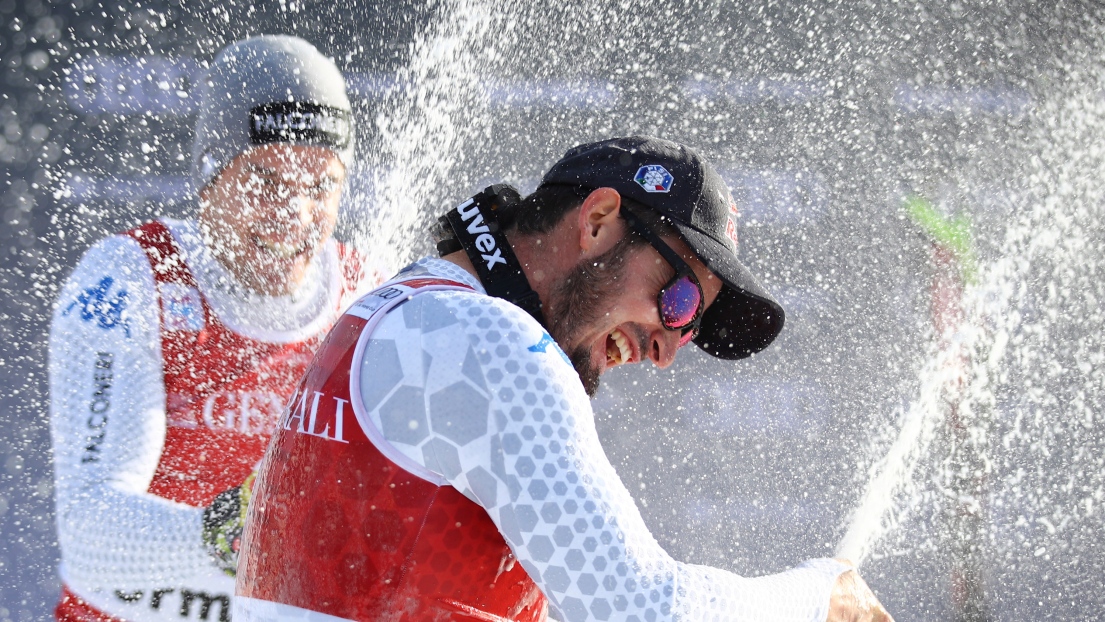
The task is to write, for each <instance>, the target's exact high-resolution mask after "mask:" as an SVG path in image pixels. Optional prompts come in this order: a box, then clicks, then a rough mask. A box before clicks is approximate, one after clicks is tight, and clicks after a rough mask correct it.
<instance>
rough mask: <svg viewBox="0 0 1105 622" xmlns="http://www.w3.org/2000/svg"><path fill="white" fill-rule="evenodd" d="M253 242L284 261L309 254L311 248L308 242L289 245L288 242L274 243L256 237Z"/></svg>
mask: <svg viewBox="0 0 1105 622" xmlns="http://www.w3.org/2000/svg"><path fill="white" fill-rule="evenodd" d="M253 242H254V243H255V244H256V245H257V246H260V247H261V248H263V249H265V250H267V251H268V252H270V253H272V254H273V255H276V256H277V257H281V258H283V259H294V258H296V257H298V256H300V255H302V254H303V253H306V252H307V249H308V248H309V247H310V245H309V244H307V242H300V243H299V244H289V243H287V242H273V241H270V240H266V239H263V238H260V237H256V236H254V238H253Z"/></svg>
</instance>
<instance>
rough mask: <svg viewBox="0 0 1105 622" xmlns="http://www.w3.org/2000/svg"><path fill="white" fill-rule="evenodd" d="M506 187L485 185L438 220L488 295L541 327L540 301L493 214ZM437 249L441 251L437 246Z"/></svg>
mask: <svg viewBox="0 0 1105 622" xmlns="http://www.w3.org/2000/svg"><path fill="white" fill-rule="evenodd" d="M506 188H507V186H505V185H503V184H496V185H494V186H488V187H487V188H485V189H484V190H483V192H481V193H479V194H477V195H476V196H474V197H472V198H470V199H468V200H467V201H465V202H464V203H461V204H460V205H458V206H457V207H455V208H454V209H452V210H450V211H449V213H448V214H446V215H444V216H442V217H441V218H442V220H443V221H445V222H444V223H443V224H448V226H449V228H451V229H452V230H453V233H454V234H455V235H456V242H457V243H458V244H459V247H460V248H457V249H454V250H460V249H464V252H465V253H466V254H467V255H468V259H469V260H471V262H472V265H473V266H475V268H476V276H478V277H479V279H480V282H481V283H483V286H484V288H485V289H487V293H488V295H491V296H494V297H496V298H502V299H503V300H506V301H508V302H510V303H512V304H514V305H516V306H518V307H521V308H522V309H523V310H524V311H525V312H526V313H529V314H530V315H532V316H533V317H534V319H536V320H537V321H538V322H539V323H540V324H541V325H542V326H544V325H545V316H544V315H543V314H542V313H541V299H540V298H539V297H538V296H537V292H535V291H533V288H532V287H530V284H529V280H528V279H526V274H525V272H523V271H522V265H521V263H519V261H518V257H516V256H515V255H514V250H513V249H511V247H510V243H509V242H507V239H506V235H505V234H503V232H502V230H501V229H500V228H499V220H498V218H497V217H496V215H495V209H496V208H497V207H498V204H499V203H501V197H500V193H501V192H502V191H503V190H504V189H506ZM450 248H451V247H450ZM438 249H439V251H440V250H442V245H441V244H440V243H439V245H438ZM446 250H447V249H446Z"/></svg>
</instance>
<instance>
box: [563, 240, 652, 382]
mask: <svg viewBox="0 0 1105 622" xmlns="http://www.w3.org/2000/svg"><path fill="white" fill-rule="evenodd" d="M633 247H634V244H633V240H632V239H631V238H630V237H629V236H626V237H624V238H622V239H621V240H620V241H619V242H618V243H617V244H615V245H614V246H613V248H611V249H610V250H609V251H607V252H606V253H604V254H602V255H601V256H599V257H597V258H594V259H587V260H583V261H580V262H579V263H578V264H577V265H576V266H575V268H574V269H573V270H572V272H571V273H570V274H569V275H568V277H567V278H566V279H564V281H562V282H561V283H560V284H558V285H557V286H556V287H555V288H554V289H553V291H552V296H551V299H550V300H549V301H548V315H547V318H548V323H549V334H550V335H552V337H553V339H555V340H556V342H557V343H558V344H559V345H560V347H561V348H563V349H564V351H565V353H566V354H567V355H568V359H569V360H571V361H572V366H573V367H575V370H576V373H577V374H579V379H580V381H581V382H582V383H583V388H584V390H586V391H587V395H588V396H590V397H594V396H595V394H596V393H598V390H599V377H600V376H601V375H602V372H603V371H604V370H605V365H602V364H600V363H597V362H596V361H595V360H594V358H593V357H592V352H591V348H590V346H589V344H587V343H586V342H585V341H584V340H583V339H582V337H583V335H585V334H586V333H588V332H589V331H590V330H591V329H592V327H593V326H594V325H595V324H597V323H598V322H599V321H600V320H601V319H602V318H604V317H605V316H606V315H607V314H608V312H609V311H610V309H611V308H612V307H613V306H614V298H615V295H616V294H617V292H618V291H619V289H621V288H622V286H623V282H624V280H625V279H624V278H623V277H624V276H625V272H626V263H627V262H626V259H627V258H628V256H629V254H630V252H631V250H632V249H633Z"/></svg>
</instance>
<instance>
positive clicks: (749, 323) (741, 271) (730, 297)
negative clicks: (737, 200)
mask: <svg viewBox="0 0 1105 622" xmlns="http://www.w3.org/2000/svg"><path fill="white" fill-rule="evenodd" d="M672 224H674V225H675V227H676V228H677V229H678V230H679V233H680V234H681V235H682V236H683V239H684V240H685V241H686V242H687V244H688V245H689V246H690V247H691V249H693V250H694V252H695V254H696V255H698V257H699V259H701V260H702V262H703V263H705V264H706V267H707V268H709V269H710V271H711V272H713V273H714V274H716V275H717V276H718V278H720V279H721V281H722V283H723V284H724V287H722V290H721V292H720V293H719V294H718V297H717V299H716V300H714V303H713V304H711V305H710V307H709V308H708V309H706V313H705V314H704V315H703V316H702V326H701V329H700V330H699V333H698V337H696V338H695V340H694V343H695V345H697V346H698V347H699V348H702V349H703V350H704V351H706V353H708V354H710V355H711V356H716V357H717V358H720V359H728V360H733V359H742V358H746V357H749V356H752V355H753V354H755V353H757V352H759V351H760V350H763V349H764V348H766V347H767V346H769V345H770V344H771V342H772V341H774V340H775V337H777V336H778V335H779V332H780V331H782V330H783V322H784V320H785V315H784V313H783V307H782V305H780V304H779V303H778V301H776V300H775V298H773V297H772V296H771V294H769V293H767V290H766V289H764V288H763V286H762V285H760V283H759V282H758V281H757V280H756V278H755V277H754V276H752V273H751V272H749V271H748V268H745V267H744V265H743V264H741V262H740V261H738V260H737V258H736V255H734V254H733V252H732V250H730V249H729V248H727V247H726V246H724V245H722V244H721V243H720V242H718V241H717V240H715V239H713V238H711V237H710V236H708V235H706V234H705V233H702V232H701V231H698V230H697V229H695V228H693V227H691V226H689V225H685V224H682V223H679V222H674V223H672Z"/></svg>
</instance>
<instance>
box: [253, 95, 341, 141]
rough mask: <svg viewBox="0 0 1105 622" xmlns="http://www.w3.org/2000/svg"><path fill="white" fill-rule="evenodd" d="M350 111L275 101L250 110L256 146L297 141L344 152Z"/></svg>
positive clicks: (302, 103) (304, 103)
mask: <svg viewBox="0 0 1105 622" xmlns="http://www.w3.org/2000/svg"><path fill="white" fill-rule="evenodd" d="M351 128H352V119H351V118H350V114H349V112H348V111H345V110H341V109H339V108H332V107H330V106H322V105H319V104H312V103H308V102H275V103H271V104H263V105H261V106H256V107H254V108H253V109H251V110H250V111H249V139H250V141H252V142H253V143H254V144H258V145H264V144H268V143H282V142H296V143H307V144H312V145H321V146H324V147H335V148H338V149H342V148H344V147H346V146H347V145H348V144H349V137H350V134H351Z"/></svg>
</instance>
